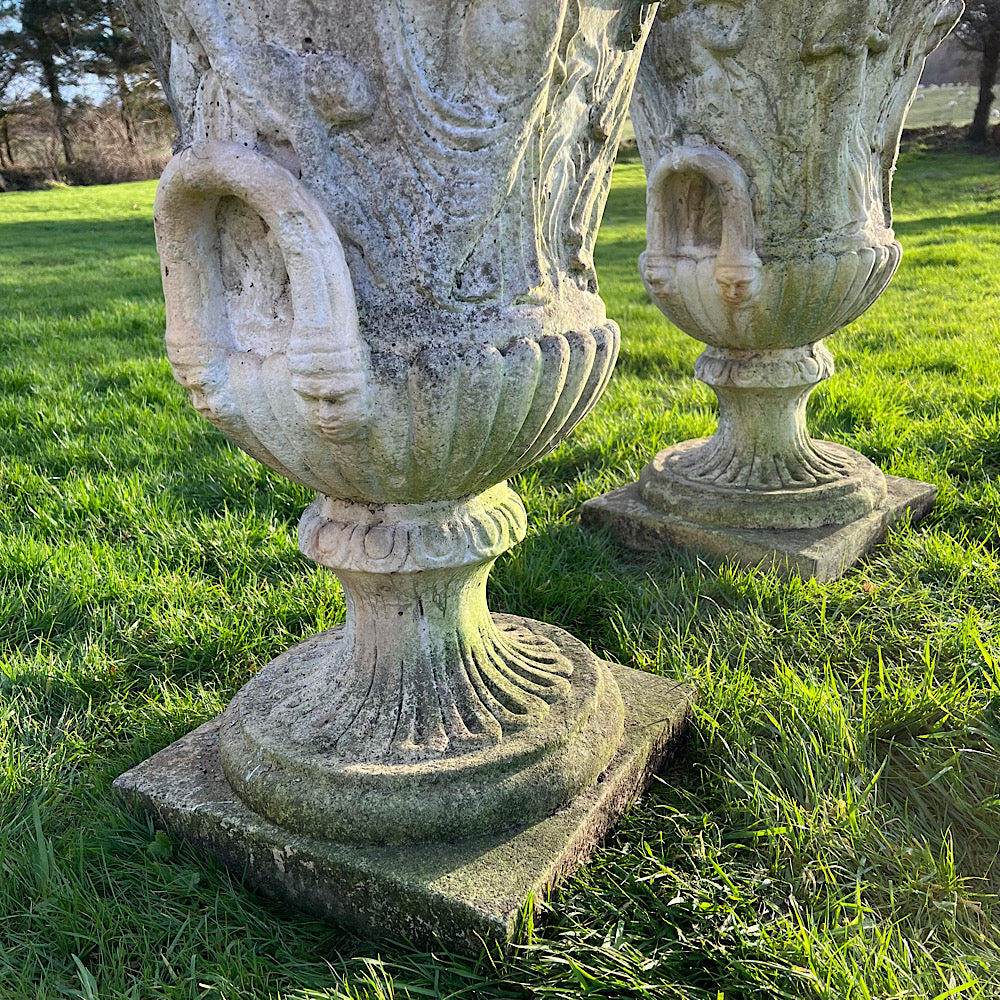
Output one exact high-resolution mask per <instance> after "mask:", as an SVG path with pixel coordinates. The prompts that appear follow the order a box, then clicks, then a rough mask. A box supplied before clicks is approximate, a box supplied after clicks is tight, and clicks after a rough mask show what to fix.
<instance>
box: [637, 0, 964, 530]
mask: <svg viewBox="0 0 1000 1000" xmlns="http://www.w3.org/2000/svg"><path fill="white" fill-rule="evenodd" d="M961 10H962V3H961V0H822V2H819V3H816V4H801V3H794V2H791V0H768V2H766V3H765V2H762V0H717V2H710V3H693V4H692V3H685V2H680V0H668V2H667V3H664V4H661V5H660V10H659V16H658V20H657V23H656V24H655V26H654V28H653V30H652V32H651V35H650V38H649V41H648V44H647V47H646V51H645V54H644V56H643V62H642V67H641V69H640V73H639V81H638V84H637V88H636V93H635V97H634V99H633V104H632V116H633V120H634V123H635V130H636V136H637V139H638V142H639V149H640V152H641V154H642V158H643V164H644V166H645V168H646V172H647V178H648V185H649V190H648V219H647V249H646V252H645V253H644V254H643V256H642V258H641V260H640V271H641V273H642V278H643V281H644V283H645V285H646V288H647V290H648V291H649V294H650V296H651V297H652V298H653V300H654V302H655V303H656V304H657V305H658V306H659V308H660V309H661V310H662V311H663V312H664V313H665V314H666V316H667V317H668V318H670V319H671V320H672V321H673V322H674V323H676V324H677V325H678V326H679V327H680V328H681V329H682V330H684V331H685V332H686V333H688V334H690V335H691V336H692V337H695V338H696V339H698V340H700V341H702V342H703V343H704V344H706V345H707V346H706V350H705V352H704V354H703V355H702V356H701V357H700V358H699V360H698V363H697V367H696V375H697V377H698V378H699V379H701V380H702V381H704V382H706V383H707V384H708V385H710V386H712V388H713V389H714V390H715V392H716V394H717V395H718V397H719V403H720V421H719V429H718V431H717V433H716V434H715V435H714V437H712V438H711V439H708V440H705V441H694V442H685V443H683V444H681V445H677V446H675V447H673V448H670V449H667V450H666V451H664V452H661V453H660V454H659V455H657V457H656V459H655V460H654V461H653V463H651V465H650V466H648V467H647V468H646V470H645V471H644V472H643V474H642V477H641V478H640V491H641V493H642V495H643V498H644V500H645V501H646V502H647V503H648V504H650V506H652V507H654V508H656V509H659V510H663V511H665V512H668V513H679V514H682V515H683V516H684V517H687V518H689V519H695V520H697V519H700V520H703V521H706V522H710V523H715V524H720V525H728V526H733V527H747V528H811V527H818V526H822V525H830V524H845V523H847V522H851V521H854V520H856V519H858V518H861V517H864V516H865V515H867V514H868V513H870V512H871V511H873V510H874V509H876V508H877V507H878V506H879V505H880V504H881V503H883V502H884V500H885V497H886V484H885V478H884V476H883V475H882V474H881V472H879V470H878V469H876V468H875V467H874V466H873V465H872V464H871V463H870V462H868V461H867V460H866V459H864V458H863V457H862V456H860V455H858V454H857V453H856V452H853V451H850V450H849V449H847V448H844V447H842V446H839V445H834V444H830V443H827V442H817V441H813V440H812V439H811V438H810V436H809V434H808V431H807V429H806V423H805V407H806V400H807V398H808V395H809V393H810V392H811V391H812V389H813V387H814V386H815V385H816V384H817V383H818V382H820V381H821V380H822V379H825V378H827V377H829V376H830V375H831V374H832V372H833V360H832V357H831V355H830V354H829V352H828V351H827V349H826V348H825V347H824V346H823V345H822V343H821V340H822V339H823V338H824V337H827V336H828V335H830V334H832V333H834V332H835V331H836V330H838V329H839V328H840V327H842V326H844V325H845V324H847V323H850V322H851V321H852V320H854V319H856V318H857V317H858V316H860V315H861V314H862V313H863V312H864V311H865V310H866V309H867V308H868V307H869V306H870V305H871V304H872V303H873V302H874V301H875V300H876V299H877V298H878V296H879V295H880V294H881V293H882V291H883V290H884V289H885V287H886V285H887V284H888V282H889V280H890V278H891V277H892V274H893V273H894V271H895V269H896V267H897V265H898V263H899V259H900V253H901V251H900V246H899V244H898V243H897V242H896V240H895V237H894V234H893V231H892V209H891V202H890V185H891V179H892V173H893V169H894V166H895V160H896V154H897V149H898V142H899V136H900V132H901V130H902V125H903V120H904V117H905V113H906V109H907V108H908V106H909V102H910V100H911V99H912V95H913V91H914V89H915V88H916V84H917V82H918V80H919V78H920V72H921V69H922V67H923V63H924V59H925V57H926V56H927V54H928V53H929V52H930V51H932V50H933V48H934V47H935V46H936V45H937V44H938V43H939V42H940V40H941V39H942V38H943V37H944V35H945V34H947V32H948V31H949V30H950V28H951V27H952V25H953V24H954V23H955V21H956V19H957V18H958V16H959V15H960V13H961Z"/></svg>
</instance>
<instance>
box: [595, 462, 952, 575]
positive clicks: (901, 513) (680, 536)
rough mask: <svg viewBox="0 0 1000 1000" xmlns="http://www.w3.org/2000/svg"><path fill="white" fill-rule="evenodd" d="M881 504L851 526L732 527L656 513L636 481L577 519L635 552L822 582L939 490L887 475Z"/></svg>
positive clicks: (922, 512)
mask: <svg viewBox="0 0 1000 1000" xmlns="http://www.w3.org/2000/svg"><path fill="white" fill-rule="evenodd" d="M885 478H886V485H887V487H888V497H887V499H886V502H885V505H884V506H882V507H879V508H878V509H876V510H874V511H872V513H871V514H868V515H866V516H865V517H862V518H859V519H858V520H856V521H852V522H850V523H849V524H835V525H828V526H826V527H822V528H797V529H785V530H780V529H764V528H732V527H727V526H725V525H706V524H696V523H695V522H693V521H686V520H684V519H683V518H680V517H676V516H673V515H669V514H664V513H663V512H662V511H659V510H656V509H654V508H652V507H650V506H649V504H647V503H646V502H645V500H643V498H642V496H641V495H640V493H639V486H638V484H637V483H629V485H628V486H623V487H621V488H620V489H617V490H612V491H611V492H610V493H605V494H603V495H602V496H599V497H595V498H594V499H593V500H588V501H587V502H586V503H585V504H584V505H583V508H582V511H581V516H582V518H583V523H584V524H585V525H588V526H589V527H592V528H609V529H610V530H611V531H612V533H613V534H614V535H616V536H617V537H618V539H619V540H620V541H621V542H622V543H623V544H624V545H626V546H628V547H629V548H631V549H636V550H638V551H641V552H649V551H654V550H656V549H660V548H667V547H670V548H677V549H688V550H690V551H693V552H699V553H702V554H703V555H707V556H711V557H715V558H718V559H728V560H732V561H733V562H735V563H737V564H738V565H740V566H743V567H746V568H748V569H758V568H759V569H762V570H770V569H774V570H776V571H777V572H778V573H780V574H782V575H783V576H800V577H802V578H803V579H810V578H811V579H815V580H817V581H819V582H820V583H826V582H828V581H830V580H836V579H837V578H839V577H841V576H843V575H844V573H845V572H847V570H849V569H850V568H851V566H853V565H854V564H855V563H856V562H857V561H858V560H859V559H860V558H861V557H862V556H863V555H865V554H866V553H867V552H870V551H871V550H872V549H873V548H875V546H876V545H879V544H881V543H882V542H883V541H884V540H885V537H886V535H887V534H888V532H889V529H890V528H892V527H893V526H894V525H896V524H900V523H902V522H903V521H905V520H910V521H912V522H914V523H915V522H917V521H919V520H921V518H924V517H926V516H927V515H928V514H929V513H930V511H931V508H932V507H933V506H934V500H935V499H936V497H937V487H935V486H932V485H930V484H929V483H921V482H918V481H916V480H914V479H902V478H900V477H899V476H886V477H885Z"/></svg>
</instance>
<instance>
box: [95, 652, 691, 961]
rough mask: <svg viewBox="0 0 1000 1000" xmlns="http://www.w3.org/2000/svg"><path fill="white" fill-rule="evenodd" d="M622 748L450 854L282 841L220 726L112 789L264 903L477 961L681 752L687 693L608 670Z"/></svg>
mask: <svg viewBox="0 0 1000 1000" xmlns="http://www.w3.org/2000/svg"><path fill="white" fill-rule="evenodd" d="M611 669H612V671H613V673H614V676H615V679H616V680H617V682H618V685H619V687H620V689H621V693H622V699H623V700H624V702H625V736H624V739H623V741H622V745H621V747H620V748H619V751H618V754H617V755H616V756H615V758H614V759H613V760H612V762H611V763H610V764H609V765H608V767H607V769H606V770H605V771H604V773H603V774H602V775H601V776H600V777H599V778H598V780H597V783H596V784H595V785H594V786H593V787H592V788H590V789H589V790H588V791H586V792H583V793H582V794H580V795H579V796H577V798H576V799H574V800H573V801H572V802H571V803H570V804H569V805H568V806H566V807H565V808H564V809H561V810H560V811H559V812H557V813H555V814H554V815H553V816H550V817H549V818H548V819H546V820H544V821H542V822H541V823H536V824H534V825H533V826H529V827H526V828H522V829H513V830H508V831H507V832H505V833H501V834H494V835H491V836H486V837H476V838H470V839H467V840H461V841H455V842H452V843H445V842H440V843H426V842H424V843H419V844H406V845H401V846H391V847H388V846H364V847H357V846H350V845H345V844H339V843H332V842H330V841H323V840H313V839H310V838H308V837H302V836H298V835H296V834H293V833H290V832H288V831H287V830H283V829H281V828H280V827H278V826H276V825H274V824H273V823H271V822H270V821H268V820H266V819H264V818H262V817H261V816H259V815H257V814H256V813H254V812H252V811H251V810H250V809H249V808H247V806H245V805H244V804H243V803H242V802H241V801H240V800H239V798H238V797H237V796H236V795H235V793H234V792H233V790H232V788H230V786H229V783H228V782H227V781H226V778H225V776H224V775H223V773H222V768H221V766H220V764H219V755H218V719H213V720H212V721H211V722H207V723H205V725H203V726H201V727H200V728H199V729H196V730H195V731H194V732H192V733H189V734H188V735H187V736H185V737H183V738H182V739H180V740H178V741H177V742H176V743H173V744H171V745H170V746H169V747H167V748H166V749H165V750H161V751H160V752H159V753H158V754H156V755H154V756H153V757H151V758H150V759H149V760H147V761H144V762H143V763H142V764H139V765H138V766H137V767H134V768H133V769H132V770H131V771H128V772H127V773H125V774H123V775H122V776H121V777H120V778H118V780H117V781H116V782H115V788H116V789H117V790H118V791H119V793H121V795H122V796H123V797H124V798H125V799H126V800H127V801H128V802H130V803H135V804H137V805H138V806H140V807H141V808H142V809H144V810H146V811H147V812H148V813H150V814H151V815H152V816H153V818H154V820H155V822H156V823H157V824H158V825H159V826H162V827H164V828H166V830H168V831H169V832H170V833H172V834H174V835H175V836H178V837H180V838H183V839H185V840H188V841H190V842H191V843H193V844H195V845H196V846H197V847H199V848H201V849H202V850H204V851H207V852H208V853H210V854H212V855H213V856H214V857H215V858H216V859H218V861H220V862H221V863H222V864H223V865H224V866H225V867H226V868H227V869H229V871H230V872H232V873H233V874H234V875H235V876H236V877H237V878H238V879H241V880H242V881H243V882H244V883H245V884H246V885H247V886H248V887H250V888H252V889H255V890H256V891H258V892H260V893H262V894H263V895H266V896H269V897H271V898H273V899H277V900H280V901H282V902H284V903H287V904H289V905H290V906H293V907H295V908H297V909H300V910H305V911H307V912H309V913H313V914H316V915H318V916H321V917H325V918H327V919H329V920H332V921H334V922H335V923H338V924H341V925H343V926H345V927H349V928H350V929H352V930H354V931H356V932H357V933H359V934H361V935H363V936H368V937H378V938H390V939H397V940H398V939H406V940H409V941H411V942H414V943H417V944H421V945H425V946H433V945H434V944H437V943H440V944H443V945H445V946H446V947H448V948H451V949H454V950H460V951H465V952H471V953H477V952H479V951H480V950H481V949H482V948H483V947H484V946H487V947H497V946H499V947H500V948H506V947H507V946H508V945H509V944H510V943H511V942H512V941H513V940H514V939H515V938H516V935H517V933H518V927H519V921H520V917H521V915H522V913H524V912H526V910H525V908H526V907H532V906H534V907H537V905H538V904H539V903H540V902H541V900H542V899H544V897H545V895H546V893H547V892H548V890H549V889H550V888H551V887H552V886H553V885H554V884H555V882H556V881H557V880H558V879H559V878H561V877H562V876H564V875H566V874H568V873H569V872H572V871H573V870H574V869H575V868H577V867H579V866H580V865H581V864H582V863H583V862H584V861H586V859H587V858H588V857H589V856H590V854H591V853H592V852H593V850H594V848H595V847H596V846H597V844H598V843H599V842H600V840H601V838H602V837H603V836H604V835H605V834H606V833H607V832H608V830H609V829H610V828H611V827H612V826H613V825H614V823H615V821H616V820H617V819H618V817H619V816H620V815H621V814H622V812H623V811H624V810H625V808H626V807H627V806H628V805H629V803H630V802H632V801H633V800H634V799H635V798H636V797H637V796H638V795H639V794H641V793H642V792H643V791H644V790H645V789H646V788H647V787H648V785H649V782H650V781H651V779H652V775H653V773H654V772H655V771H656V770H658V769H659V768H660V767H662V766H663V765H664V764H665V763H666V761H667V760H668V759H669V758H670V757H671V756H672V755H673V753H674V752H675V751H676V749H677V748H678V746H679V745H680V743H681V741H682V739H683V737H684V734H685V731H686V728H687V723H688V720H689V717H690V712H691V707H692V705H693V704H694V700H695V697H696V695H695V690H694V688H692V687H691V686H690V685H688V684H679V683H677V682H675V681H668V680H665V679H664V678H662V677H656V676H653V675H651V674H645V673H641V672H639V671H637V670H631V669H629V668H628V667H621V666H617V665H615V664H611Z"/></svg>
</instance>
